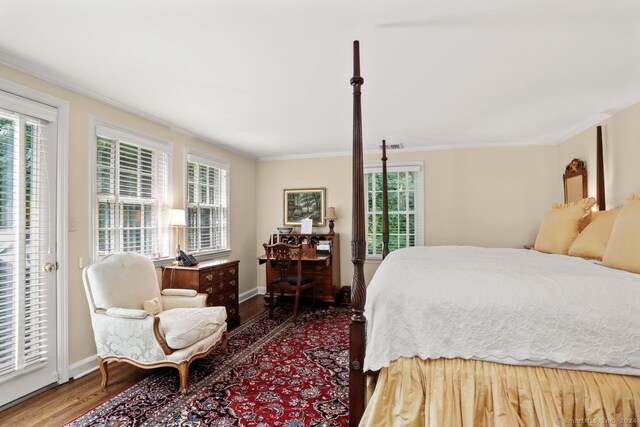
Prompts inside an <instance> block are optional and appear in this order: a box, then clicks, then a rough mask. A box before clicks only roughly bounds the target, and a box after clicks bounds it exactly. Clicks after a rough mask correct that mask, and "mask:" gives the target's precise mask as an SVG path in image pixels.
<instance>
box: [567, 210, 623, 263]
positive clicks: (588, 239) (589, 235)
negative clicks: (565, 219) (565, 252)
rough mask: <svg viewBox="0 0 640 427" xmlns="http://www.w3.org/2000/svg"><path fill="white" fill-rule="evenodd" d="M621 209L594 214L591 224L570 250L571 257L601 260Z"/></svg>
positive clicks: (579, 235)
mask: <svg viewBox="0 0 640 427" xmlns="http://www.w3.org/2000/svg"><path fill="white" fill-rule="evenodd" d="M619 213H620V209H610V210H608V211H602V212H594V213H593V217H592V219H591V223H590V224H589V225H588V226H587V228H585V229H584V231H582V232H581V233H580V234H578V237H576V240H574V242H573V244H571V247H570V248H569V255H571V256H577V257H582V258H591V259H597V260H601V259H602V256H603V255H604V251H605V249H607V242H609V237H610V236H611V230H612V229H613V225H614V224H615V222H616V218H617V217H618V214H619Z"/></svg>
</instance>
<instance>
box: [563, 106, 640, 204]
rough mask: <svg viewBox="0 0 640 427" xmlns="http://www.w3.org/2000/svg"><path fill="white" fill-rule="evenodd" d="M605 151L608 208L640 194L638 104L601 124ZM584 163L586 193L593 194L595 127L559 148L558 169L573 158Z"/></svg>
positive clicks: (594, 182)
mask: <svg viewBox="0 0 640 427" xmlns="http://www.w3.org/2000/svg"><path fill="white" fill-rule="evenodd" d="M600 125H602V139H603V151H604V171H605V179H604V181H605V189H606V196H607V197H606V199H607V208H612V207H615V206H618V205H620V204H622V203H623V202H624V201H625V200H626V198H627V197H628V196H629V195H630V194H631V193H634V192H640V167H639V166H638V160H639V159H640V103H638V104H635V105H633V106H631V107H629V108H627V109H625V110H623V111H620V112H618V113H616V114H614V115H613V116H611V117H610V118H608V119H606V120H604V121H603V122H601V123H600ZM576 157H577V158H579V159H581V160H584V161H585V162H586V164H587V171H588V174H589V194H590V195H591V196H595V194H596V127H595V126H594V127H591V128H589V129H587V130H585V131H584V132H581V133H579V134H578V135H576V136H574V137H572V138H570V139H568V140H567V141H564V142H563V143H561V144H560V145H559V162H560V166H561V167H564V166H566V165H567V164H568V163H569V162H570V161H571V160H572V159H573V158H576Z"/></svg>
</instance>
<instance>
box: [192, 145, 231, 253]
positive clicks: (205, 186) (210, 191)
mask: <svg viewBox="0 0 640 427" xmlns="http://www.w3.org/2000/svg"><path fill="white" fill-rule="evenodd" d="M186 169H187V250H188V251H190V252H202V251H217V250H226V249H228V248H229V217H228V213H229V209H228V205H229V164H228V163H226V162H223V161H219V160H214V159H209V158H206V157H203V156H199V155H196V154H192V153H191V154H188V155H187V168H186Z"/></svg>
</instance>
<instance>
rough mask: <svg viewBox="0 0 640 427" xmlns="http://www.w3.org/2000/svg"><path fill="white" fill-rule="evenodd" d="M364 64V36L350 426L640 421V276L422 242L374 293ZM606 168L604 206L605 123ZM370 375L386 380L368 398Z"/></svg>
mask: <svg viewBox="0 0 640 427" xmlns="http://www.w3.org/2000/svg"><path fill="white" fill-rule="evenodd" d="M359 60H360V58H359V43H358V42H357V41H356V42H354V77H353V78H352V79H351V84H352V86H353V96H354V110H353V119H354V122H353V212H352V214H353V223H352V227H353V228H352V232H353V241H352V262H353V264H354V274H353V282H352V290H351V292H352V316H351V327H350V340H351V345H350V356H349V365H350V375H349V379H350V394H349V405H350V425H352V426H356V425H359V424H361V421H362V425H380V426H386V425H429V424H431V425H446V426H456V425H465V426H466V425H487V426H489V425H501V426H502V425H504V426H517V425H551V424H550V423H553V424H555V425H562V424H571V425H587V424H588V422H589V421H588V420H587V421H585V420H586V419H587V418H589V417H590V418H589V419H591V420H593V422H594V423H600V424H605V423H606V424H613V425H624V424H627V425H628V424H632V425H636V424H637V420H635V418H634V417H637V415H638V414H640V406H639V407H636V405H640V376H639V375H640V319H638V318H637V315H634V313H635V311H634V310H632V309H631V308H632V307H635V305H638V306H640V291H639V289H640V276H639V275H637V274H633V273H628V272H624V271H620V270H613V269H607V268H605V267H602V266H600V265H596V264H595V263H593V262H592V261H589V260H584V259H581V258H576V257H570V256H566V255H550V254H542V253H540V252H537V251H526V250H523V249H520V250H517V249H482V248H471V247H440V248H433V247H430V248H428V247H422V248H409V249H404V250H400V251H395V252H394V253H392V254H391V255H390V256H389V257H386V259H385V261H384V262H383V263H382V264H381V266H380V268H379V269H378V272H377V273H376V275H375V277H374V279H373V280H372V282H371V283H370V285H369V288H368V289H367V288H366V285H365V283H364V275H363V264H364V258H365V254H366V230H365V222H364V221H365V215H364V200H365V198H364V185H363V174H364V169H363V168H364V164H363V152H362V119H361V87H362V85H363V83H364V80H363V79H362V77H361V76H360V64H359ZM382 150H383V155H382V164H383V195H384V196H383V197H386V194H387V188H386V161H387V157H386V144H385V142H384V141H383V145H382ZM597 165H598V167H597V173H598V178H597V184H598V189H597V193H598V202H599V206H600V208H601V209H604V185H603V182H604V181H603V178H602V176H603V167H602V141H601V130H600V129H599V130H598V161H597ZM383 205H384V206H383V218H384V221H383V224H384V230H383V233H384V234H383V235H384V237H383V240H384V241H385V242H388V232H389V230H388V207H387V203H386V199H385V202H384V204H383ZM384 253H385V256H386V254H387V253H388V247H386V248H385V252H384ZM505 266H506V267H508V268H506V267H505ZM452 272H454V274H452ZM603 283H604V284H606V285H607V287H606V288H605V287H604V286H603ZM390 286H391V287H394V289H395V290H396V291H395V292H393V293H390V292H388V288H389V287H390ZM399 290H400V291H399ZM367 294H369V295H367ZM496 301H497V302H496ZM625 304H626V305H625ZM634 304H635V305H634ZM616 306H617V307H616ZM365 307H366V311H365ZM576 307H577V309H576ZM620 307H624V308H620ZM630 307H631V308H630ZM612 308H616V309H617V310H618V313H613V312H611V313H610V312H609V310H611V309H612ZM621 310H622V312H620V311H621ZM365 315H366V321H365ZM523 319H524V321H523ZM365 322H366V323H365ZM527 322H529V323H527ZM434 325H435V326H434ZM365 326H366V327H365ZM601 329H602V331H603V332H601ZM460 331H467V332H468V333H466V335H465V333H461V332H460ZM539 331H543V333H540V334H539V335H535V334H536V333H538V332H539ZM530 335H535V336H534V338H535V339H531V336H530ZM453 337H455V339H454V341H455V340H457V342H453V343H452V342H451V340H452V338H453ZM616 339H617V340H618V341H616ZM621 339H624V340H626V341H625V342H619V340H621ZM585 341H586V342H585ZM365 349H366V355H365ZM514 349H515V350H514ZM517 365H521V366H517ZM367 370H368V372H367V373H373V372H375V373H376V374H379V376H378V384H377V386H376V390H375V393H374V395H373V397H372V399H371V401H370V403H369V404H368V406H367V402H366V397H365V391H366V384H365V383H366V381H365V380H366V373H365V371H367ZM365 408H366V413H365ZM363 414H364V418H363Z"/></svg>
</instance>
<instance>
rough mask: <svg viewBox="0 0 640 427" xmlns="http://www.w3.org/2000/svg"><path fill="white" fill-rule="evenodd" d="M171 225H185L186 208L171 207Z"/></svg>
mask: <svg viewBox="0 0 640 427" xmlns="http://www.w3.org/2000/svg"><path fill="white" fill-rule="evenodd" d="M169 225H170V226H172V227H185V226H186V225H187V222H186V221H185V219H184V209H169Z"/></svg>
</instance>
